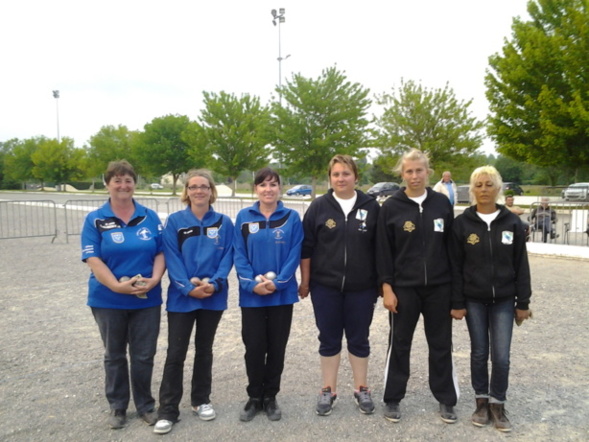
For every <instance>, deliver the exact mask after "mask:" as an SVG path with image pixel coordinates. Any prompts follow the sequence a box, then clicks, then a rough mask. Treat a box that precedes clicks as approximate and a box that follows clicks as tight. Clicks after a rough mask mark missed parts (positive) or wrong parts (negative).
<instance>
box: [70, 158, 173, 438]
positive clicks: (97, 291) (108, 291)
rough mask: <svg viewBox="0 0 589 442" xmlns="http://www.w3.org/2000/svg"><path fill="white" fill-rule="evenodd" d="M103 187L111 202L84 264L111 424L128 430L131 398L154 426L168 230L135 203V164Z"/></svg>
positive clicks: (93, 224) (96, 218) (87, 232)
mask: <svg viewBox="0 0 589 442" xmlns="http://www.w3.org/2000/svg"><path fill="white" fill-rule="evenodd" d="M104 181H105V183H106V189H107V190H108V194H109V200H108V202H106V203H105V204H104V205H103V206H102V207H100V208H99V209H97V210H95V211H93V212H90V213H89V214H88V216H87V217H86V220H85V221H84V227H83V229H82V260H83V261H85V262H86V263H87V264H88V266H89V267H90V270H91V271H92V273H91V275H90V279H89V281H88V306H90V307H91V308H92V314H93V315H94V319H95V320H96V323H97V324H98V329H99V330H100V336H101V337H102V341H103V343H104V350H105V351H104V370H105V372H106V373H105V374H106V376H105V384H106V385H105V390H106V398H107V400H108V403H109V405H110V408H111V414H110V418H109V425H110V427H111V428H113V429H117V428H123V427H124V425H125V421H126V416H127V406H128V405H129V399H130V392H131V391H132V392H133V401H134V402H135V407H136V408H137V413H138V415H139V416H140V417H141V419H143V420H144V421H145V422H147V423H148V424H149V425H153V424H154V423H155V420H156V419H157V414H156V412H155V409H154V405H155V399H154V398H153V396H152V395H151V377H152V374H153V359H154V356H155V352H156V348H157V337H158V334H159V330H160V315H161V304H162V287H161V284H160V281H161V278H162V276H163V274H164V272H165V270H166V265H165V262H164V254H163V253H162V238H161V235H162V225H161V221H160V219H159V217H158V215H157V213H155V212H154V211H153V210H150V209H148V208H146V207H144V206H142V205H141V204H139V203H137V202H136V201H135V200H134V199H133V194H134V193H135V184H136V182H137V175H136V174H135V171H134V169H133V166H131V164H129V163H128V162H127V161H124V160H123V161H112V162H111V163H109V165H108V168H107V169H106V172H105V174H104ZM127 347H128V348H129V359H130V364H129V362H128V360H127ZM129 365H130V369H129ZM129 375H130V376H129ZM129 377H130V379H131V382H129Z"/></svg>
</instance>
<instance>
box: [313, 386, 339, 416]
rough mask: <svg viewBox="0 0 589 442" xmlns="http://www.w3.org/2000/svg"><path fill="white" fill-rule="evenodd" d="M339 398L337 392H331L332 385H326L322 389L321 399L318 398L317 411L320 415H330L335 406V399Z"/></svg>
mask: <svg viewBox="0 0 589 442" xmlns="http://www.w3.org/2000/svg"><path fill="white" fill-rule="evenodd" d="M336 400H337V394H335V393H332V392H331V387H325V388H323V389H321V394H320V395H319V399H317V408H316V409H315V411H316V412H317V414H318V415H319V416H329V415H330V414H331V411H332V410H333V407H335V401H336Z"/></svg>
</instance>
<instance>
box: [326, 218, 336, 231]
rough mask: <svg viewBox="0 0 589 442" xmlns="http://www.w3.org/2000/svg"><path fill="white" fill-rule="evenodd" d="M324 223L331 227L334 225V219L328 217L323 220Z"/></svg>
mask: <svg viewBox="0 0 589 442" xmlns="http://www.w3.org/2000/svg"><path fill="white" fill-rule="evenodd" d="M325 225H326V226H327V227H328V228H330V229H333V228H335V226H336V224H335V221H334V220H333V219H331V218H329V219H328V220H327V221H325Z"/></svg>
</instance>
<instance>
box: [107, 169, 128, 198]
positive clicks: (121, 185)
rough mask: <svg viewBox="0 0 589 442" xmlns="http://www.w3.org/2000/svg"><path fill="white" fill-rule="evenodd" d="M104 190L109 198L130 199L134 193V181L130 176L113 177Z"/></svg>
mask: <svg viewBox="0 0 589 442" xmlns="http://www.w3.org/2000/svg"><path fill="white" fill-rule="evenodd" d="M106 189H107V190H108V194H109V195H110V197H111V198H114V199H118V200H124V199H130V198H133V194H134V193H135V181H134V180H133V177H132V176H131V175H115V176H113V177H112V178H111V179H110V181H109V182H108V183H107V184H106Z"/></svg>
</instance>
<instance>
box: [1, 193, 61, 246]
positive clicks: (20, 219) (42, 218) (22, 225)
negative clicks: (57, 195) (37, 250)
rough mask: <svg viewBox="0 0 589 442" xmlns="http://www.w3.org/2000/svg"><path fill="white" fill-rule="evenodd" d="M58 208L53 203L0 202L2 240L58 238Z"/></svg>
mask: <svg viewBox="0 0 589 442" xmlns="http://www.w3.org/2000/svg"><path fill="white" fill-rule="evenodd" d="M57 234H58V230H57V208H56V206H55V202H53V201H0V239H13V238H34V237H43V236H50V237H52V239H51V242H53V241H55V238H57Z"/></svg>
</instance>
